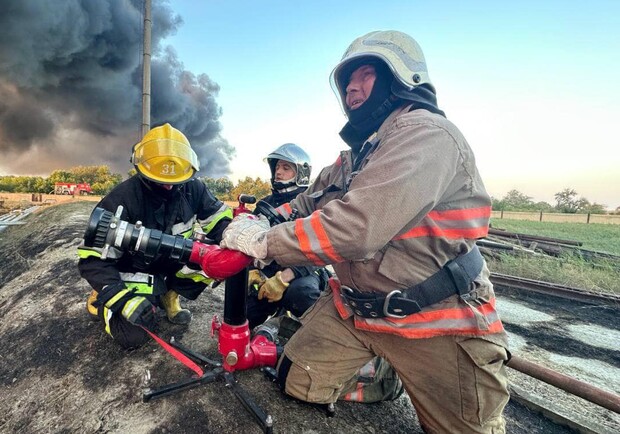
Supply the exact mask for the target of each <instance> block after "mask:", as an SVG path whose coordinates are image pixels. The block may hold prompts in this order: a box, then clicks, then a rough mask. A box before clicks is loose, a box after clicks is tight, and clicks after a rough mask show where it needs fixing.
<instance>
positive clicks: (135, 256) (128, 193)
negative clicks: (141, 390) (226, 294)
mask: <svg viewBox="0 0 620 434" xmlns="http://www.w3.org/2000/svg"><path fill="white" fill-rule="evenodd" d="M119 205H122V206H123V213H122V215H121V219H122V220H125V221H127V222H129V223H132V224H135V223H136V222H137V221H141V222H142V225H143V226H144V227H146V228H149V229H157V230H160V231H162V232H164V233H166V234H171V235H179V234H181V235H183V236H184V237H186V238H188V237H190V236H191V235H192V234H193V231H194V229H195V227H196V226H199V227H200V229H201V230H202V231H203V232H204V233H205V234H206V235H207V237H209V238H211V239H213V240H214V241H215V242H218V243H219V241H220V239H221V235H222V232H223V231H224V229H225V228H226V226H227V225H228V223H229V222H230V220H232V210H231V209H230V208H229V207H228V206H227V205H225V204H224V203H222V202H221V201H219V200H218V199H216V198H215V197H214V196H213V194H212V193H211V192H210V191H209V189H208V188H207V187H206V186H205V184H204V183H203V182H201V181H199V180H196V179H194V180H191V181H189V182H187V183H185V184H181V185H179V186H175V187H174V189H173V190H172V191H171V192H167V191H165V190H163V189H160V187H157V186H154V185H153V184H152V183H151V182H149V181H146V180H144V179H143V178H142V177H140V176H139V175H136V176H133V177H131V178H129V179H128V180H126V181H124V182H122V183H121V184H119V185H118V186H117V187H115V188H114V189H113V190H112V191H111V192H110V193H109V194H108V195H107V196H105V197H104V198H103V199H102V200H101V202H99V204H98V205H97V206H98V207H101V208H104V209H106V210H108V211H111V212H116V209H117V207H118V206H119ZM78 256H79V257H80V260H79V262H78V268H79V271H80V274H81V276H82V277H83V278H85V279H86V280H87V281H88V283H89V284H90V285H91V286H92V287H93V288H94V289H95V290H97V291H101V289H102V288H103V287H104V286H106V285H110V284H118V283H119V282H121V281H123V282H127V281H132V279H131V278H128V277H127V276H131V275H132V273H135V274H136V275H145V276H147V275H156V276H166V275H176V277H177V278H185V279H191V280H192V281H194V282H200V281H205V280H207V276H206V275H205V274H204V273H203V272H202V271H201V270H194V269H191V268H189V267H188V266H182V265H180V264H178V263H175V262H174V261H171V260H170V259H169V258H163V257H156V258H154V259H153V260H152V261H150V262H149V261H147V260H146V259H145V257H144V255H143V254H142V253H141V252H134V251H132V252H121V251H120V250H118V249H115V248H110V251H109V252H108V257H107V259H106V260H102V259H101V249H98V248H93V247H86V246H84V245H83V243H82V245H81V246H80V247H78ZM175 273H176V274H175ZM133 281H135V282H138V281H139V279H134V280H133ZM150 284H151V285H152V282H150ZM154 291H155V292H150V293H151V294H153V295H157V294H160V293H162V292H165V288H155V289H154Z"/></svg>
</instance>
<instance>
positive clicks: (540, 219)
mask: <svg viewBox="0 0 620 434" xmlns="http://www.w3.org/2000/svg"><path fill="white" fill-rule="evenodd" d="M538 221H539V222H541V221H542V211H541V212H540V218H539V219H538Z"/></svg>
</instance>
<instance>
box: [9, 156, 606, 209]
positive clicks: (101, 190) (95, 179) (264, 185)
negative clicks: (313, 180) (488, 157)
mask: <svg viewBox="0 0 620 434" xmlns="http://www.w3.org/2000/svg"><path fill="white" fill-rule="evenodd" d="M135 173H136V171H135V169H132V170H130V171H129V172H128V174H127V175H128V176H133V175H134V174H135ZM199 179H201V180H202V181H203V182H204V183H205V184H206V185H207V187H209V189H210V190H211V192H212V193H213V194H214V195H215V196H216V197H217V198H218V199H220V200H226V201H236V200H237V197H238V196H239V195H240V194H242V193H243V194H251V195H254V196H256V198H257V199H260V198H262V197H265V196H267V195H268V194H270V193H271V184H270V183H269V181H264V180H262V179H261V178H258V177H257V178H252V177H249V176H246V177H245V178H244V179H240V180H239V181H238V182H237V184H236V185H235V184H233V182H232V181H231V180H230V179H228V178H226V177H222V178H209V177H202V178H199ZM122 181H123V176H122V175H121V174H119V173H112V172H111V171H110V168H109V167H108V166H105V165H102V166H77V167H73V168H71V169H69V170H55V171H53V172H52V173H51V175H50V176H48V177H47V178H45V177H41V176H14V175H9V176H0V191H4V192H7V193H45V194H47V193H51V192H53V191H54V184H55V183H56V182H72V183H88V184H90V186H91V188H92V190H93V194H98V195H105V194H108V193H109V192H110V191H111V190H112V189H113V188H114V187H115V186H116V185H118V184H120V183H121V182H122ZM554 198H555V205H551V204H549V203H547V202H534V201H533V200H532V197H530V196H528V195H526V194H524V193H521V192H520V191H518V190H510V191H509V192H508V193H507V194H506V195H505V196H504V197H502V198H501V199H497V198H494V197H492V198H491V200H492V204H493V209H494V210H496V211H542V212H559V213H569V214H576V213H583V214H587V213H591V214H605V213H606V210H605V205H602V204H598V203H596V202H594V203H591V202H590V201H589V200H588V199H586V198H585V197H580V196H579V194H578V193H577V192H576V191H575V190H574V189H572V188H565V189H564V190H562V191H559V192H557V193H555V195H554Z"/></svg>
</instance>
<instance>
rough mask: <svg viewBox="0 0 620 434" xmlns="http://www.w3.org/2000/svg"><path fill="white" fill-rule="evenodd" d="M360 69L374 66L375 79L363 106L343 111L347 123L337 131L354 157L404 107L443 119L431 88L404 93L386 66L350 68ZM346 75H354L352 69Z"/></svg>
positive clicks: (416, 88)
mask: <svg viewBox="0 0 620 434" xmlns="http://www.w3.org/2000/svg"><path fill="white" fill-rule="evenodd" d="M361 65H373V66H374V67H375V71H376V74H377V78H376V79H375V84H374V86H373V88H372V91H371V92H370V96H369V97H368V99H367V100H366V101H365V102H364V104H362V105H361V106H360V107H359V108H357V109H356V110H348V109H346V114H347V117H348V118H349V122H347V123H346V124H345V126H344V127H343V128H342V130H341V131H340V137H341V138H342V140H344V141H345V142H346V143H347V144H348V145H349V146H350V147H351V150H352V151H353V154H354V156H355V155H356V154H357V153H358V152H359V150H360V148H361V146H362V145H363V144H364V142H365V141H366V139H367V138H368V137H369V136H370V135H371V134H372V133H374V132H375V131H377V130H378V129H379V127H380V126H381V124H382V123H383V122H384V121H385V119H387V117H388V116H389V114H390V113H391V112H393V111H394V109H396V108H398V107H401V106H403V105H405V104H411V110H417V109H425V110H428V111H430V112H432V113H435V114H438V115H440V116H443V117H446V115H445V113H444V112H443V111H442V110H440V109H439V108H438V107H437V96H436V95H435V88H434V87H433V86H432V85H430V84H428V83H424V84H421V85H420V86H416V87H414V88H413V89H412V90H407V89H406V88H405V87H404V86H403V85H402V84H400V82H399V81H398V80H396V79H395V78H394V75H393V74H392V71H390V69H389V68H388V66H387V65H386V64H385V63H383V62H380V61H374V62H373V61H370V62H368V61H366V62H360V63H358V64H357V65H353V66H354V67H356V68H358V67H359V66H361ZM349 71H351V72H353V71H352V70H351V69H349ZM347 73H349V72H347ZM349 74H350V73H349ZM343 75H344V74H343ZM347 79H348V77H347ZM344 88H346V86H345V87H344Z"/></svg>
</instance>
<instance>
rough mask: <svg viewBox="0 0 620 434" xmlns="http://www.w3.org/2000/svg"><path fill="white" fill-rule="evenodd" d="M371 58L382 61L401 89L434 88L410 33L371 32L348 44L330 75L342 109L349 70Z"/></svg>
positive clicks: (344, 109) (393, 31)
mask: <svg viewBox="0 0 620 434" xmlns="http://www.w3.org/2000/svg"><path fill="white" fill-rule="evenodd" d="M369 58H370V59H369ZM372 59H376V60H380V61H382V62H384V63H385V64H386V65H387V66H388V67H389V68H390V71H391V72H392V74H394V77H395V78H396V81H397V83H398V84H399V85H400V86H401V87H402V88H404V89H403V90H404V91H411V90H413V89H414V88H415V87H417V86H419V85H421V84H425V83H427V84H428V85H429V86H431V88H432V87H433V85H432V83H431V79H430V77H429V75H428V70H427V68H426V60H425V59H424V53H422V49H421V48H420V46H419V45H418V43H417V42H416V41H415V40H414V39H413V38H412V37H411V36H409V35H407V34H406V33H402V32H398V31H395V30H384V31H375V32H370V33H367V34H366V35H364V36H361V37H359V38H357V39H355V40H354V41H353V42H352V43H351V45H349V47H348V48H347V50H346V51H345V53H344V55H343V56H342V59H341V60H340V63H338V65H336V67H335V68H334V70H333V71H332V73H331V75H330V82H331V86H332V89H333V90H334V92H335V93H336V96H337V97H338V100H339V101H340V106H341V107H342V109H343V111H346V104H345V98H346V87H347V84H348V80H349V77H350V75H351V73H352V72H353V71H354V70H355V69H357V67H359V66H361V65H362V64H364V63H366V62H368V60H372Z"/></svg>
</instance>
